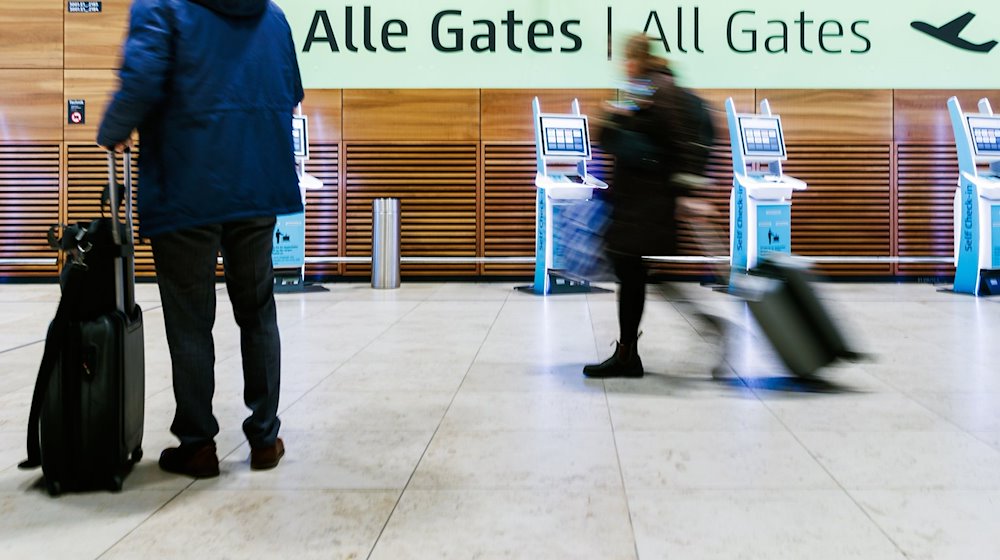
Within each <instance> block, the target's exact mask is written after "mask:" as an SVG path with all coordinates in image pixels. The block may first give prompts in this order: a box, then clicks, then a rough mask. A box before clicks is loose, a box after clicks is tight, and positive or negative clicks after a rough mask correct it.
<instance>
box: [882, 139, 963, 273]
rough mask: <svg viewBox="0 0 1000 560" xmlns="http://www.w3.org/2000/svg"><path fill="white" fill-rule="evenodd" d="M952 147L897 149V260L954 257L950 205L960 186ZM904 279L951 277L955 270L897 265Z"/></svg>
mask: <svg viewBox="0 0 1000 560" xmlns="http://www.w3.org/2000/svg"><path fill="white" fill-rule="evenodd" d="M957 158H958V155H957V153H956V151H955V146H954V145H945V144H917V143H912V142H906V143H903V144H899V145H898V146H897V147H896V165H897V176H896V189H897V193H898V194H897V197H898V198H897V200H898V202H897V204H898V210H897V213H898V219H897V225H896V232H897V236H898V240H897V254H898V255H899V256H901V257H926V256H935V257H952V256H953V255H954V254H955V250H954V249H955V247H954V231H955V218H954V211H953V209H952V208H953V201H954V198H955V191H956V190H957V185H958V162H957ZM894 272H895V273H896V274H899V275H904V276H917V275H920V276H923V275H933V276H940V275H949V274H954V272H955V267H954V265H947V264H903V263H901V264H899V265H897V267H896V269H895V271H894Z"/></svg>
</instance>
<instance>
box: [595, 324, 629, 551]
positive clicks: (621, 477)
mask: <svg viewBox="0 0 1000 560" xmlns="http://www.w3.org/2000/svg"><path fill="white" fill-rule="evenodd" d="M595 342H596V341H595ZM601 384H602V385H603V386H604V403H605V406H606V407H607V411H608V423H609V424H610V426H611V441H612V443H613V445H614V448H615V465H616V466H617V467H618V482H619V487H618V488H619V490H620V491H621V493H622V496H623V498H624V500H625V511H627V512H628V530H629V535H631V537H632V549H633V553H634V554H635V558H636V559H637V560H638V558H640V556H639V539H638V538H637V537H636V534H635V520H634V519H633V513H632V503H631V501H630V500H629V494H628V486H627V485H626V483H625V468H624V467H623V466H622V454H621V449H620V448H619V446H618V432H617V431H616V430H615V421H614V414H613V413H612V408H611V400H610V398H609V397H608V388H607V382H606V381H603V382H602V383H601Z"/></svg>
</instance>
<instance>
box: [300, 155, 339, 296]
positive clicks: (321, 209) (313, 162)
mask: <svg viewBox="0 0 1000 560" xmlns="http://www.w3.org/2000/svg"><path fill="white" fill-rule="evenodd" d="M306 172H308V173H309V174H311V175H313V176H314V177H316V178H317V179H319V180H320V181H323V188H322V189H319V190H310V191H306V257H337V256H341V252H340V247H341V242H340V208H341V206H342V205H341V200H340V146H339V145H338V144H327V143H322V144H321V143H316V142H311V143H310V147H309V162H308V163H307V164H306ZM307 270H308V271H309V274H316V275H322V276H339V275H341V274H343V272H344V269H343V266H341V265H339V264H328V263H323V264H313V265H309V266H308V268H307Z"/></svg>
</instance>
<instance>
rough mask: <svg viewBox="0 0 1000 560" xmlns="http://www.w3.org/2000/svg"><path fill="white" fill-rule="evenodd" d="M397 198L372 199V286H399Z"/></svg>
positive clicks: (385, 287)
mask: <svg viewBox="0 0 1000 560" xmlns="http://www.w3.org/2000/svg"><path fill="white" fill-rule="evenodd" d="M399 232H400V218H399V199H398V198H376V199H375V200H374V201H372V288H375V289H378V290H394V289H396V288H398V287H399Z"/></svg>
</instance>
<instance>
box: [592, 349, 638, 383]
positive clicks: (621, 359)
mask: <svg viewBox="0 0 1000 560" xmlns="http://www.w3.org/2000/svg"><path fill="white" fill-rule="evenodd" d="M636 346H637V345H636V343H635V342H633V343H632V344H630V345H629V346H625V345H624V344H622V343H620V342H618V343H615V353H614V354H613V355H612V356H611V357H610V358H608V359H607V360H604V362H602V363H600V364H591V365H589V366H584V368H583V374H584V375H586V376H587V377H592V378H596V379H606V378H609V377H642V375H643V370H642V360H640V359H639V352H638V351H637V349H636Z"/></svg>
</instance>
